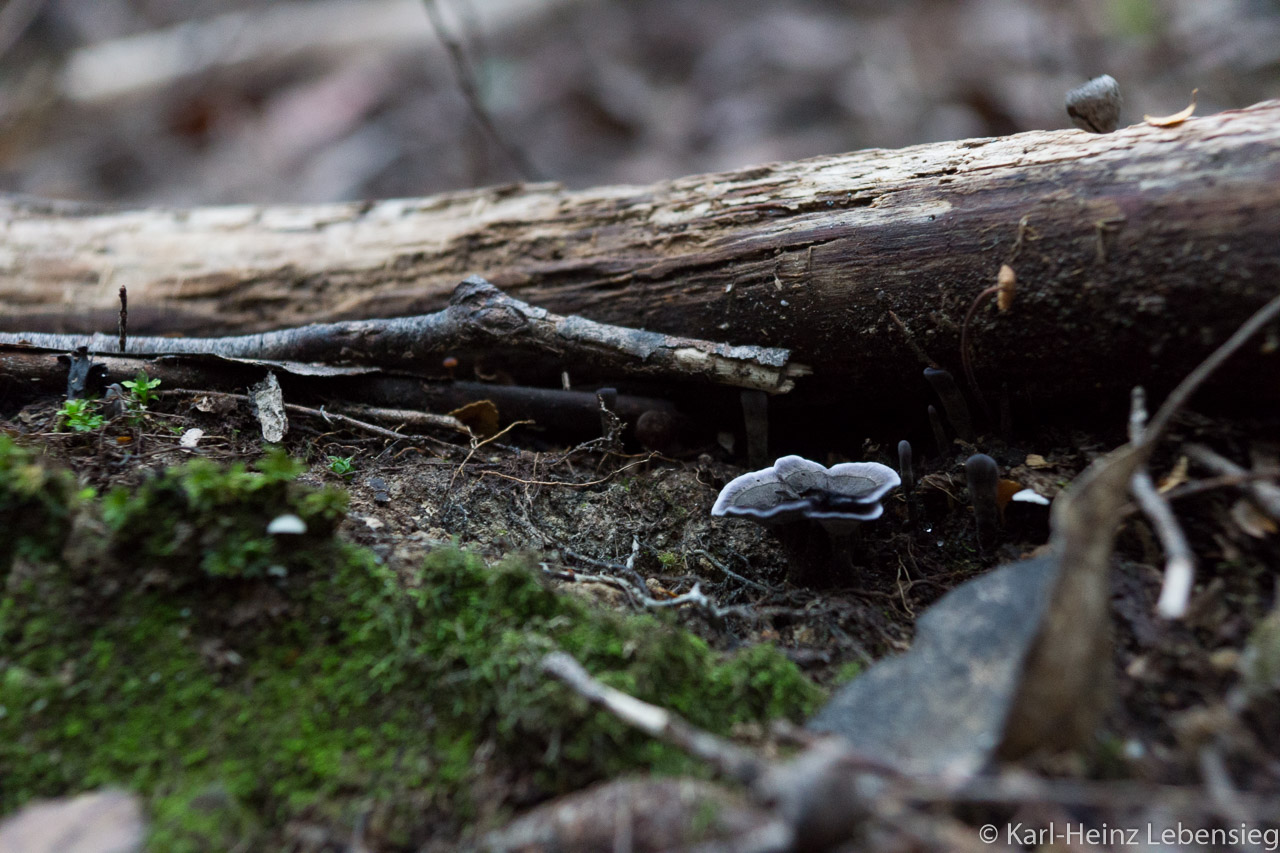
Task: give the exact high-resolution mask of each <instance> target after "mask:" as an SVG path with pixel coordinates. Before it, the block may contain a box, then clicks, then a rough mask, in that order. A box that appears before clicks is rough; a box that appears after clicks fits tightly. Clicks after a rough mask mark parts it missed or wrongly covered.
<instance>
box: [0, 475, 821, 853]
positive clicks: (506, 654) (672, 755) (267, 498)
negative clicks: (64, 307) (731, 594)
mask: <svg viewBox="0 0 1280 853" xmlns="http://www.w3.org/2000/svg"><path fill="white" fill-rule="evenodd" d="M24 464H26V463H24ZM260 467H263V468H264V470H260V471H258V472H249V471H246V470H245V469H242V468H238V469H237V468H233V469H230V470H227V471H222V470H219V469H214V468H212V467H210V466H208V465H207V464H204V463H199V464H192V465H188V466H185V467H184V468H180V469H175V470H171V471H170V472H167V473H166V474H164V475H162V476H161V477H160V478H158V479H155V480H153V481H150V482H149V483H147V484H145V485H144V486H142V487H141V488H140V489H139V490H137V491H136V492H135V493H133V494H131V495H125V494H120V495H116V496H112V497H109V498H108V499H107V501H105V505H104V506H97V505H95V504H93V503H91V502H86V503H85V504H84V505H83V506H82V507H80V509H79V510H77V511H79V512H84V513H90V514H93V513H97V514H98V515H100V516H101V517H102V518H103V519H104V520H105V523H101V524H99V525H98V528H99V529H101V530H102V531H103V532H104V533H105V535H106V536H107V543H106V545H105V546H104V547H105V551H106V552H107V553H109V554H111V555H112V558H111V559H108V560H105V561H103V562H101V563H100V564H95V565H93V566H84V565H81V566H74V567H70V568H73V569H75V570H74V571H67V569H68V566H66V565H63V564H60V561H59V560H56V559H52V558H50V559H47V560H45V561H44V562H43V563H32V564H30V565H28V567H27V569H26V570H25V571H24V572H23V573H21V577H19V573H16V572H15V573H11V575H10V577H8V578H7V580H6V584H5V587H4V589H3V592H2V593H0V658H3V660H2V661H0V663H3V665H4V675H3V677H0V778H2V779H3V780H4V784H3V786H2V787H0V812H7V811H10V810H12V809H14V808H16V807H17V806H18V805H20V804H21V803H23V802H25V801H26V800H28V799H31V798H33V797H38V796H52V795H59V794H64V793H68V792H72V791H78V790H83V789H87V788H92V787H95V786H99V785H103V784H108V783H111V784H123V785H125V786H127V787H129V788H131V789H133V790H137V791H140V792H142V793H144V794H145V795H146V796H148V797H149V798H150V804H151V813H152V818H153V820H154V826H153V831H152V836H151V841H150V849H153V850H166V851H184V850H185V851H205V850H209V851H212V850H224V849H228V848H230V847H233V846H235V844H237V843H242V842H243V843H247V844H249V845H251V846H257V845H261V844H279V843H280V842H281V841H283V840H284V838H285V837H286V836H287V832H286V830H285V827H287V826H289V825H290V824H291V822H292V823H293V824H294V825H297V823H298V822H309V823H313V824H317V825H319V826H321V827H325V828H326V831H329V832H331V833H333V834H334V836H333V837H335V838H339V839H342V838H349V833H350V832H351V829H352V827H353V826H355V825H356V824H357V823H359V822H363V824H364V825H365V833H366V839H375V840H376V842H377V846H379V847H382V848H384V849H396V848H401V847H404V848H412V847H413V846H414V845H416V844H419V843H421V842H422V841H423V840H424V839H425V838H426V837H427V836H428V835H429V834H431V833H438V832H440V831H441V830H447V831H452V832H457V831H460V830H461V829H462V828H463V826H464V825H465V824H466V823H467V822H468V821H471V820H474V819H475V818H476V817H477V816H481V815H483V814H486V813H489V812H490V811H491V810H492V808H493V804H492V802H491V800H493V799H495V798H494V797H493V795H492V791H493V790H494V789H495V785H497V781H495V780H501V781H502V784H501V785H500V786H498V787H499V788H500V789H501V793H500V794H499V795H498V796H497V797H496V799H497V800H499V801H502V800H506V801H507V802H508V803H509V802H511V800H512V799H513V798H515V797H517V796H518V797H519V798H520V799H521V800H529V799H533V798H538V797H542V796H546V795H550V794H553V793H557V792H561V791H566V790H572V789H574V788H577V787H579V786H581V785H584V784H586V783H587V782H590V781H593V780H595V779H599V778H603V777H605V776H607V775H611V774H613V773H616V772H618V771H621V770H624V769H632V768H650V769H653V770H655V771H659V772H676V771H684V770H688V769H690V766H691V765H690V763H689V762H688V761H687V760H686V759H685V758H684V757H683V756H681V755H680V754H678V753H676V752H674V751H672V750H669V749H667V748H665V747H662V746H660V745H658V744H655V743H653V742H651V741H649V740H647V739H646V738H643V737H640V736H638V735H636V734H635V733H633V732H631V731H630V730H628V729H626V728H625V727H623V726H621V725H620V724H618V723H617V722H615V721H614V720H612V719H610V718H608V717H606V716H604V715H602V714H597V713H595V712H592V711H590V710H589V709H588V708H587V707H586V706H585V703H583V702H581V701H580V700H578V699H577V698H576V697H574V696H572V695H570V694H568V693H567V692H566V691H565V690H564V689H563V688H562V687H560V686H559V685H558V684H555V683H554V682H551V681H549V680H548V679H547V678H546V677H545V676H543V675H542V674H540V673H539V672H538V670H537V663H538V661H539V660H540V659H541V657H542V655H543V654H545V653H546V652H548V651H550V650H553V649H563V650H565V651H567V652H569V653H571V654H573V655H575V656H576V657H578V658H579V660H581V661H582V662H583V663H584V665H585V666H586V667H587V668H588V669H589V670H590V671H592V672H593V673H596V674H597V675H600V676H601V677H602V678H603V679H604V680H605V681H607V682H609V683H610V684H613V685H614V686H617V687H619V688H621V689H624V690H627V691H628V692H631V693H634V694H636V695H638V696H641V697H643V698H646V699H649V700H651V701H655V702H658V703H660V704H662V705H665V706H667V707H670V708H672V709H674V710H676V711H678V712H679V713H681V714H682V715H684V716H686V717H688V718H689V719H690V720H692V721H693V722H695V723H697V724H698V725H702V726H705V727H707V728H709V729H711V730H713V731H717V732H727V731H728V730H729V728H730V727H731V726H732V725H734V724H735V723H739V722H745V721H751V720H764V719H768V718H772V717H777V716H781V715H787V716H791V717H793V718H795V717H798V716H800V715H802V714H804V713H805V712H807V711H808V710H809V709H811V708H812V707H813V705H814V703H815V702H816V701H817V700H818V698H819V691H818V689H817V688H815V687H814V686H813V685H812V684H811V683H810V682H809V681H808V680H806V679H805V678H804V677H803V676H802V675H801V674H800V673H799V672H798V671H797V670H796V669H795V667H794V666H793V665H792V664H790V663H789V662H787V661H786V660H785V658H783V657H782V656H781V655H780V654H779V653H778V652H777V651H776V650H773V649H771V648H768V647H763V646H759V647H753V648H749V649H747V650H745V651H743V652H741V653H739V654H738V655H736V656H734V657H732V658H728V659H724V658H722V656H720V655H718V654H717V653H715V652H714V651H713V650H711V649H710V648H709V647H708V646H707V645H706V644H705V643H703V642H702V641H701V640H699V639H697V638H696V637H694V636H692V635H691V634H689V633H687V632H684V631H682V630H680V629H678V628H677V627H675V626H674V625H673V624H671V623H670V622H669V621H665V620H663V619H657V618H653V617H648V616H621V615H618V614H614V613H611V612H603V611H599V610H594V609H592V608H590V607H589V606H588V605H586V604H584V603H582V602H580V601H578V600H576V599H572V598H569V597H566V596H561V595H557V594H556V593H554V592H553V591H551V590H549V589H547V588H545V587H544V586H543V585H542V583H541V582H540V579H539V576H538V575H537V573H536V569H535V568H534V567H533V566H532V561H531V560H528V559H518V558H512V559H508V560H507V561H505V562H503V563H501V564H499V565H496V566H492V567H490V566H486V565H485V564H484V563H483V562H482V561H481V560H480V559H479V558H477V557H475V556H472V555H468V554H464V553H462V552H459V551H456V550H449V549H445V550H440V551H436V552H433V553H432V554H431V555H429V557H428V558H427V559H426V561H425V563H424V564H423V565H422V566H421V568H420V570H419V571H417V572H416V573H414V574H413V575H412V577H409V578H403V577H397V576H396V575H394V574H393V573H392V572H391V571H390V570H388V569H387V568H385V567H384V566H382V565H380V564H379V563H378V562H377V560H376V559H375V558H374V557H373V556H372V555H371V554H370V553H369V552H367V551H363V550H360V549H357V548H354V547H352V546H348V545H344V544H342V543H339V542H335V541H334V540H333V538H332V535H331V531H332V527H333V524H334V523H336V521H337V520H338V519H339V517H340V514H341V509H340V506H339V503H340V500H339V499H337V498H335V497H334V496H333V495H329V494H326V493H324V492H317V491H315V490H309V489H305V488H303V487H301V486H299V485H298V484H297V483H294V482H291V481H290V480H291V477H292V475H293V473H294V471H293V469H292V468H291V467H289V466H287V465H285V463H284V461H282V460H281V459H279V458H274V459H268V460H267V462H266V464H265V466H260ZM6 488H9V487H7V486H0V501H4V500H8V499H10V498H11V495H9V494H8V493H6V491H5V490H6ZM9 492H13V489H11V488H9ZM23 494H25V493H23ZM70 494H72V492H71V491H70V490H66V495H70ZM3 505H4V504H3V503H0V506H3ZM70 512H72V510H71V509H67V513H70ZM282 512H292V513H295V514H297V515H299V516H300V517H302V518H304V519H307V520H308V527H309V532H308V534H307V535H306V536H304V537H292V538H290V539H288V540H286V539H285V538H284V537H269V536H267V535H266V534H265V533H264V525H265V523H266V522H267V521H268V520H269V519H270V517H271V516H272V514H278V513H282ZM56 516H57V513H54V514H53V516H52V517H56ZM229 519H230V521H229ZM211 555H212V556H211ZM45 556H46V557H47V556H48V553H46V554H45ZM68 559H71V558H68ZM273 567H281V568H283V569H284V570H283V571H273V570H272V569H273ZM157 576H159V577H160V578H162V581H161V582H157V580H156V578H157ZM68 585H74V586H73V587H70V588H69V587H68ZM51 591H53V592H54V593H56V594H51ZM264 601H266V602H275V604H271V605H268V604H263V603H262V602H264Z"/></svg>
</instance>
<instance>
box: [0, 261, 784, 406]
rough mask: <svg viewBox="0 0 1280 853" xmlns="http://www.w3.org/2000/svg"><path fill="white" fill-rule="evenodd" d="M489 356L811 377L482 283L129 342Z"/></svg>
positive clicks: (92, 347)
mask: <svg viewBox="0 0 1280 853" xmlns="http://www.w3.org/2000/svg"><path fill="white" fill-rule="evenodd" d="M116 340H117V339H116V338H115V337H114V336H108V335H102V334H95V335H91V336H83V335H65V334H35V333H8V334H6V333H0V343H6V344H28V345H30V346H34V347H40V348H43V349H47V350H73V349H75V348H77V347H85V346H87V347H88V348H89V351H90V352H92V353H97V354H106V353H113V352H116V351H118V346H117V344H116ZM478 350H491V351H499V352H507V353H520V352H529V351H532V352H536V353H539V354H542V355H545V356H548V357H554V358H556V359H564V360H567V361H569V362H573V361H577V362H580V363H585V364H590V365H593V367H594V368H595V369H603V370H607V371H613V372H615V373H617V374H619V375H623V376H641V377H648V378H653V377H658V378H663V379H668V380H671V381H681V382H690V381H701V382H708V383H713V384H723V385H732V386H734V387H740V388H750V389H755V390H760V391H768V392H771V393H775V394H776V393H783V392H786V391H790V390H791V388H792V387H793V386H794V384H795V377H797V376H804V375H805V374H806V373H808V369H807V368H806V367H804V366H803V365H799V364H795V363H793V362H791V361H790V360H789V357H790V354H789V353H788V352H787V351H786V350H784V349H778V348H770V347H754V346H728V345H726V344H718V343H715V342H713V341H701V340H695V339H693V338H684V337H675V336H671V335H663V334H659V333H657V332H645V331H641V330H638V329H628V328H623V327H621V326H610V325H607V324H604V323H596V322H594V321H591V320H586V319H583V318H581V317H561V316H559V315H556V314H551V313H550V312H548V311H545V310H543V309H541V308H536V307H533V306H531V305H527V304H525V303H524V302H521V301H520V300H518V299H512V298H511V297H509V296H507V295H505V294H504V293H502V292H501V291H500V290H498V289H497V288H496V287H494V286H493V285H492V284H490V283H489V282H487V281H485V280H484V279H482V278H479V277H476V276H472V277H470V278H468V279H466V280H465V281H463V282H462V283H461V284H459V285H458V286H457V287H456V288H455V289H454V292H453V296H452V298H451V299H450V301H449V307H448V308H445V309H444V310H442V311H437V312H435V313H434V314H422V315H418V316H414V317H399V318H394V319H389V320H352V321H346V322H340V323H320V324H313V325H309V326H301V327H298V328H294V329H282V330H279V331H275V332H262V333H258V334H253V335H242V336H237V337H224V338H164V337H132V338H129V339H128V342H127V346H126V348H125V353H127V354H132V355H176V354H200V355H217V356H221V357H223V358H232V359H252V360H255V361H256V360H261V361H277V362H278V361H288V362H297V363H306V362H314V363H319V364H324V365H326V366H328V367H332V366H335V365H342V364H356V365H377V366H380V367H389V368H399V369H402V370H406V371H410V372H412V371H413V369H414V368H415V367H417V368H419V371H421V367H422V366H423V365H432V366H433V369H434V365H436V364H439V363H440V362H441V360H442V359H443V358H445V357H446V356H447V355H448V354H450V353H453V352H460V351H478Z"/></svg>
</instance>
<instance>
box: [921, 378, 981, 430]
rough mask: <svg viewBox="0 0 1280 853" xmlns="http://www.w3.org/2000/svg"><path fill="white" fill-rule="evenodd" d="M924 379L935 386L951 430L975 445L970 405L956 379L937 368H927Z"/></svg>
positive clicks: (935, 391) (934, 388)
mask: <svg viewBox="0 0 1280 853" xmlns="http://www.w3.org/2000/svg"><path fill="white" fill-rule="evenodd" d="M924 378H925V379H927V380H929V384H930V385H932V386H933V390H934V393H936V394H937V395H938V399H939V400H941V401H942V410H943V411H944V412H946V413H947V420H949V421H950V422H951V428H952V429H954V430H955V431H956V435H958V436H960V438H961V439H962V440H963V441H967V442H969V443H970V444H972V443H973V420H972V419H971V418H970V417H969V404H968V403H966V402H965V401H964V394H962V393H960V386H959V385H957V384H956V378H955V377H954V376H952V375H951V373H950V372H949V371H946V370H940V369H938V368H936V367H926V368H925V369H924Z"/></svg>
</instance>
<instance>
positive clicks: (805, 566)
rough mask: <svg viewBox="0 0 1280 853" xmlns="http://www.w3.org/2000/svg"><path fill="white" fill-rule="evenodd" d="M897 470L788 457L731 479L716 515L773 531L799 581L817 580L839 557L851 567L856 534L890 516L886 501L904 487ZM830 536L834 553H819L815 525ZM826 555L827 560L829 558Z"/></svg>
mask: <svg viewBox="0 0 1280 853" xmlns="http://www.w3.org/2000/svg"><path fill="white" fill-rule="evenodd" d="M900 483H901V480H900V479H899V477H898V474H897V472H896V471H894V470H893V469H892V468H890V467H889V466H887V465H881V464H880V463H878V462H845V463H842V464H840V465H833V466H831V467H830V468H827V467H826V466H823V465H819V464H818V463H817V462H812V461H810V460H808V459H805V458H803V457H800V456H784V457H782V458H781V459H779V460H778V461H776V462H774V463H773V466H772V467H770V468H764V469H761V470H759V471H752V472H750V473H747V474H743V475H742V476H741V477H738V478H736V479H734V480H731V481H730V482H729V483H728V484H726V485H725V487H724V488H723V489H722V490H721V491H720V496H719V497H717V498H716V502H715V505H714V506H713V507H712V508H711V514H712V515H713V516H717V517H724V516H728V517H733V518H746V519H749V520H751V521H754V522H756V523H757V524H761V525H764V526H765V527H768V528H770V529H771V530H773V531H774V533H776V534H777V535H778V538H779V539H781V540H782V543H783V545H784V546H786V547H787V550H788V551H789V552H790V555H791V557H792V568H793V572H792V576H793V578H801V577H805V578H812V576H814V575H815V574H827V573H825V572H820V571H819V572H815V571H813V569H815V568H819V566H817V565H815V563H816V564H823V563H825V564H828V566H827V568H828V569H829V563H830V558H831V557H834V558H835V559H836V561H837V562H839V563H841V564H844V565H845V566H847V565H848V564H849V563H850V560H851V552H852V544H853V543H852V539H853V534H854V532H855V531H856V530H857V528H858V525H859V524H861V523H862V522H864V521H874V520H875V519H877V518H879V517H880V516H881V514H883V513H884V506H883V505H882V504H881V503H880V501H881V499H882V498H883V497H884V496H885V495H886V494H888V492H889V491H890V490H891V489H893V488H895V487H896V486H898V485H899V484H900ZM815 523H816V524H818V525H820V526H821V527H822V528H823V530H825V531H826V532H827V534H828V544H829V550H828V551H827V553H826V554H825V555H822V554H816V555H815V553H814V548H813V547H812V546H813V544H814V540H815V538H818V537H814V536H813V535H812V533H813V531H812V525H813V524H815ZM824 556H825V559H824Z"/></svg>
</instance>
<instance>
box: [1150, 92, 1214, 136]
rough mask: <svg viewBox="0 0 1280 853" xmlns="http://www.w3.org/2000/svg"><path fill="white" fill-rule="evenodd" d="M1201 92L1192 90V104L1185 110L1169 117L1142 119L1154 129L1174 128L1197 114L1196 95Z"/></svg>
mask: <svg viewBox="0 0 1280 853" xmlns="http://www.w3.org/2000/svg"><path fill="white" fill-rule="evenodd" d="M1199 91H1200V90H1199V89H1192V90H1191V103H1190V104H1189V105H1188V106H1187V108H1186V109H1185V110H1178V111H1177V112H1176V113H1174V114H1173V115H1168V116H1148V115H1144V116H1143V117H1142V120H1143V121H1145V122H1146V123H1147V124H1149V125H1151V126H1152V127H1173V126H1174V125H1178V124H1182V123H1183V122H1184V121H1186V120H1187V119H1189V118H1191V116H1192V114H1194V113H1195V111H1196V93H1197V92H1199Z"/></svg>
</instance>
